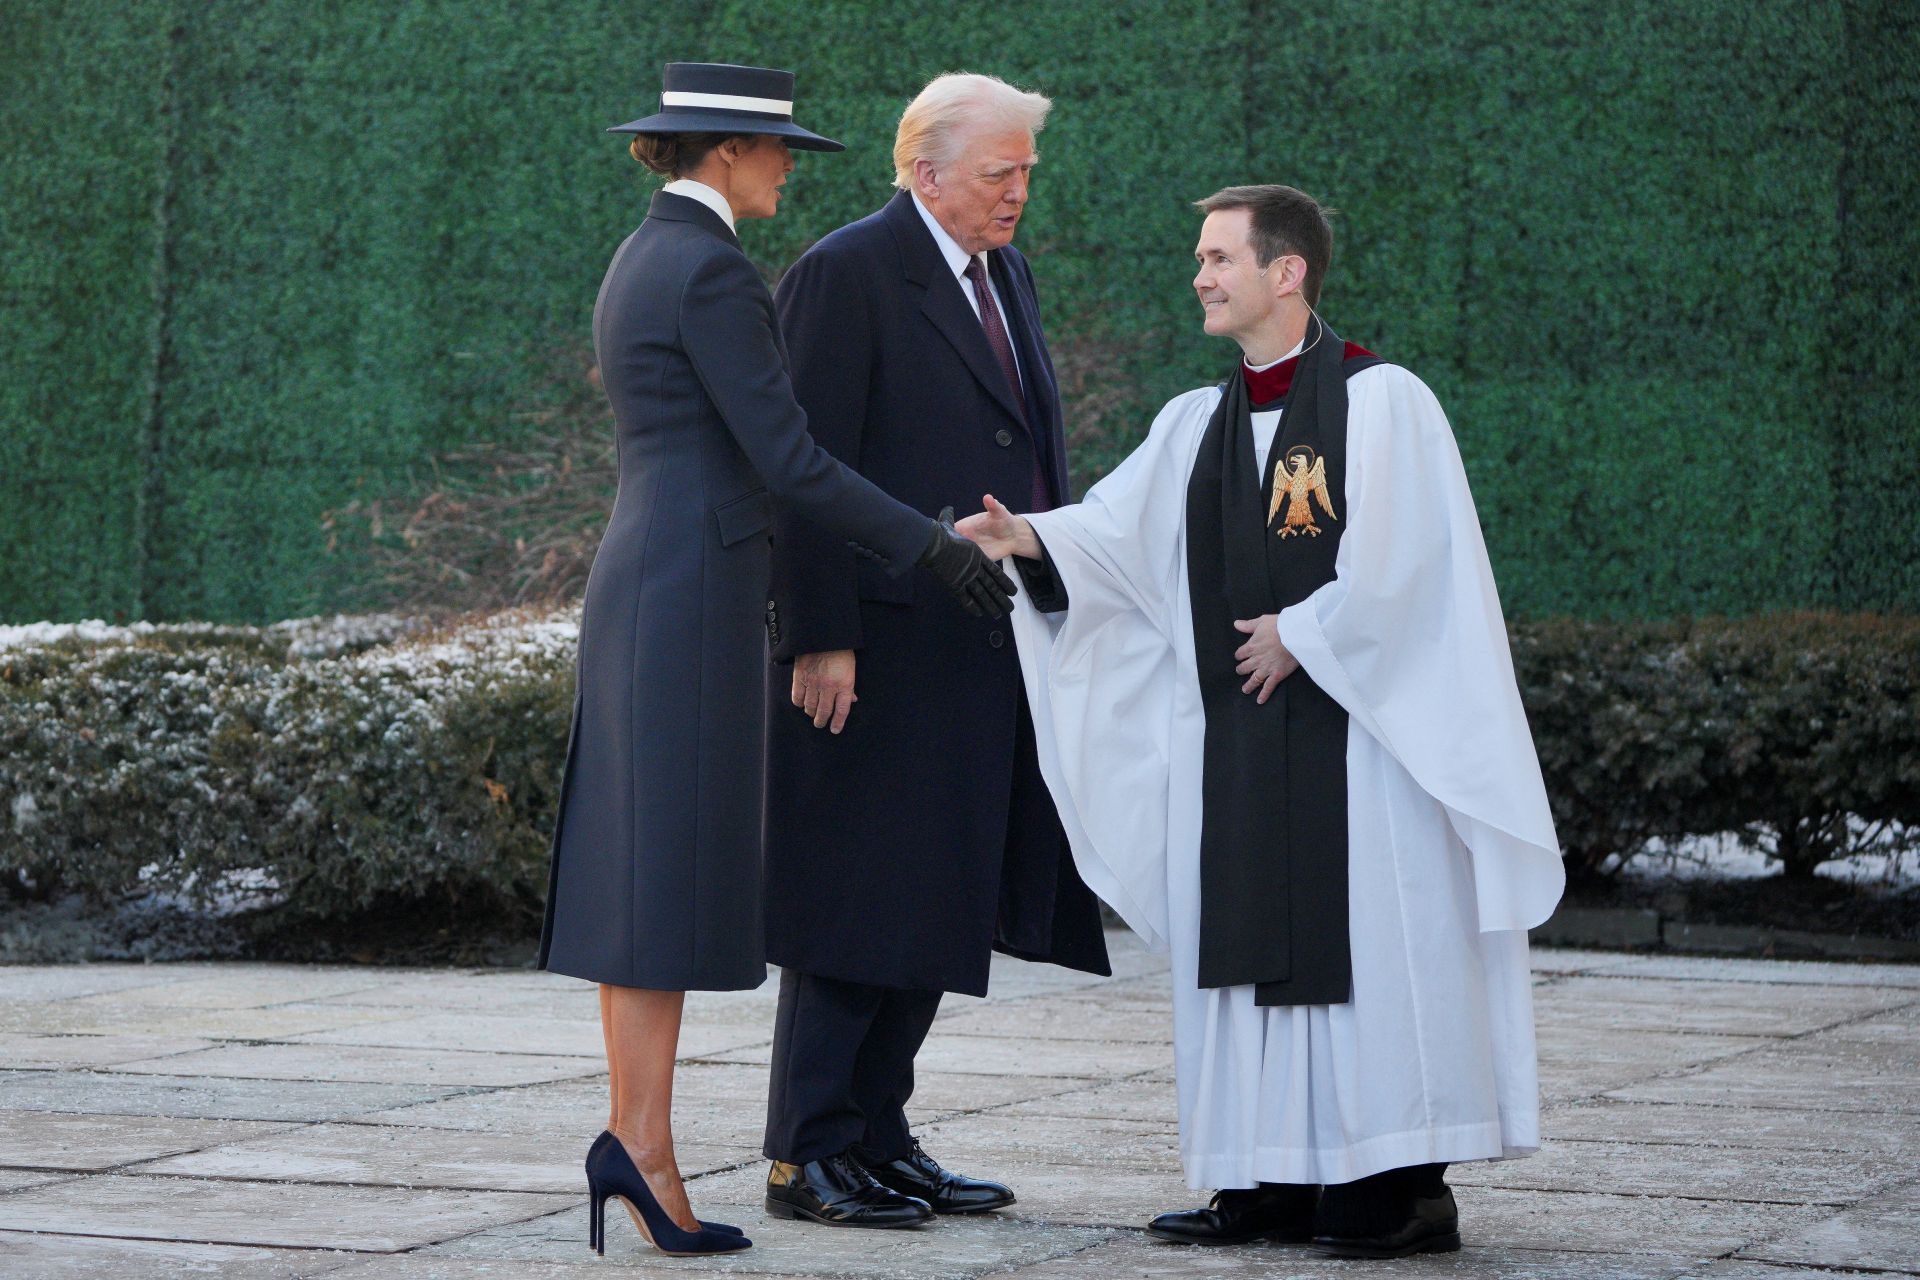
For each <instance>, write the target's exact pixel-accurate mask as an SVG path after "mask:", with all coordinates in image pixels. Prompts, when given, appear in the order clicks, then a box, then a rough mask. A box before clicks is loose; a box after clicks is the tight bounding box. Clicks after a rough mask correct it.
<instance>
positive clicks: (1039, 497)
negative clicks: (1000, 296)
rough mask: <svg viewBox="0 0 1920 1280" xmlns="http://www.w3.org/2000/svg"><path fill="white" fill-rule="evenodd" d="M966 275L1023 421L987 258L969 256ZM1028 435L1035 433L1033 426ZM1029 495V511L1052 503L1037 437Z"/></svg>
mask: <svg viewBox="0 0 1920 1280" xmlns="http://www.w3.org/2000/svg"><path fill="white" fill-rule="evenodd" d="M967 279H968V280H969V281H971V282H972V283H973V299H974V301H975V302H977V303H979V304H980V327H981V328H983V329H985V330H986V331H987V345H988V346H989V347H992V348H993V358H994V359H995V360H998V361H999V362H1000V372H1002V373H1004V374H1006V375H1007V385H1008V386H1009V387H1011V388H1013V402H1014V403H1015V404H1016V405H1019V406H1020V421H1021V422H1022V423H1023V424H1024V423H1025V422H1026V421H1027V413H1026V403H1027V402H1026V400H1025V398H1024V397H1023V396H1022V394H1021V391H1020V365H1019V363H1018V362H1017V361H1016V360H1015V359H1014V358H1013V340H1012V339H1011V338H1009V337H1007V325H1006V321H1004V320H1002V319H1001V318H1000V308H999V307H997V306H995V305H994V302H993V290H992V289H990V288H988V287H987V261H986V259H985V258H984V257H983V256H981V255H980V254H975V255H974V256H973V257H971V258H968V259H967ZM1027 435H1028V437H1029V438H1031V437H1032V435H1033V432H1032V430H1031V429H1029V430H1028V432H1027ZM1029 499H1030V503H1031V505H1029V506H1028V507H1027V510H1029V511H1046V510H1048V509H1049V508H1051V507H1052V506H1053V503H1052V501H1051V499H1050V498H1049V497H1048V493H1047V476H1046V472H1045V471H1044V470H1042V469H1041V463H1040V446H1039V442H1038V441H1034V456H1033V492H1032V493H1031V494H1030V495H1029Z"/></svg>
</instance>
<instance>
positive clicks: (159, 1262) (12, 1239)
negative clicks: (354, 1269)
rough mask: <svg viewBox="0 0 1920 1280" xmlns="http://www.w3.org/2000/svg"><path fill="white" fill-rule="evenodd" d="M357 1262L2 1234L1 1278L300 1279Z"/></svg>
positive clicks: (321, 1255) (336, 1256)
mask: <svg viewBox="0 0 1920 1280" xmlns="http://www.w3.org/2000/svg"><path fill="white" fill-rule="evenodd" d="M355 1257H356V1255H354V1254H350V1253H332V1252H327V1251H322V1250H314V1249H265V1248H259V1247H257V1246H247V1245H223V1244H201V1243H185V1244H183V1243H177V1242H174V1241H169V1240H116V1239H103V1238H100V1237H96V1236H71V1235H46V1234H39V1233H33V1232H25V1231H0V1275H4V1276H7V1277H8V1278H9V1280H101V1277H103V1276H129V1277H141V1280H146V1278H147V1277H161V1276H167V1277H172V1276H214V1277H221V1278H222V1280H304V1278H305V1277H307V1276H317V1275H323V1274H326V1275H331V1274H333V1273H335V1272H336V1271H337V1270H338V1268H340V1267H342V1266H346V1265H348V1264H349V1263H351V1262H352V1261H353V1260H354V1258H355Z"/></svg>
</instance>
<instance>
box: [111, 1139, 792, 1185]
mask: <svg viewBox="0 0 1920 1280" xmlns="http://www.w3.org/2000/svg"><path fill="white" fill-rule="evenodd" d="M569 1136H571V1135H569ZM585 1155H586V1147H585V1144H583V1143H580V1142H577V1141H573V1142H569V1143H566V1144H562V1143H559V1142H555V1141H554V1140H553V1137H552V1136H551V1135H550V1134H546V1135H535V1134H496V1133H489V1134H470V1133H460V1132H454V1131H451V1130H445V1129H399V1128H393V1127H390V1126H386V1125H366V1124H322V1125H312V1126H306V1127H302V1128H299V1129H295V1130H291V1131H287V1130H282V1131H280V1132H278V1133H275V1134H272V1135H268V1136H265V1137H260V1138H253V1139H249V1140H246V1141H239V1142H232V1143H228V1144H226V1145H224V1146H218V1147H213V1148H211V1149H208V1150H202V1151H195V1152H192V1153H190V1154H187V1155H181V1156H172V1157H169V1158H167V1159H162V1160H157V1161H155V1162H153V1163H150V1164H144V1165H142V1166H141V1167H140V1170H139V1171H140V1172H141V1173H165V1174H180V1175H187V1176H195V1177H206V1178H242V1179H253V1180H258V1181H275V1182H351V1183H359V1184H363V1185H376V1186H377V1185H384V1186H395V1187H456V1188H468V1189H472V1190H477V1191H489V1190H493V1191H554V1192H567V1193H573V1192H577V1191H579V1189H580V1186H581V1178H582V1174H581V1165H582V1161H583V1159H584V1157H585ZM676 1155H677V1156H678V1159H679V1163H680V1171H681V1173H682V1174H683V1175H687V1176H692V1175H694V1174H697V1173H704V1172H707V1171H710V1170H714V1169H726V1168H732V1167H733V1166H735V1165H738V1164H740V1163H742V1162H743V1161H746V1160H754V1161H756V1162H757V1161H758V1160H759V1158H760V1152H759V1150H758V1149H757V1148H744V1147H729V1148H723V1147H704V1146H699V1145H696V1144H689V1143H686V1142H681V1143H679V1144H678V1145H677V1148H676Z"/></svg>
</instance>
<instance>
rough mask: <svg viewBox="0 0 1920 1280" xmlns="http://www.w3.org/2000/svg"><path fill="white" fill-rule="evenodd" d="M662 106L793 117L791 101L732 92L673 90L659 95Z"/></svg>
mask: <svg viewBox="0 0 1920 1280" xmlns="http://www.w3.org/2000/svg"><path fill="white" fill-rule="evenodd" d="M660 105H661V106H663V107H714V108H717V109H720V110H725V111H759V112H762V113H767V114H772V115H779V116H786V117H787V118H788V119H792V117H793V103H792V102H791V101H787V102H782V101H781V100H780V99H778V98H744V97H741V96H740V95H738V94H733V93H683V92H680V91H677V90H676V91H674V92H672V93H662V94H661V95H660Z"/></svg>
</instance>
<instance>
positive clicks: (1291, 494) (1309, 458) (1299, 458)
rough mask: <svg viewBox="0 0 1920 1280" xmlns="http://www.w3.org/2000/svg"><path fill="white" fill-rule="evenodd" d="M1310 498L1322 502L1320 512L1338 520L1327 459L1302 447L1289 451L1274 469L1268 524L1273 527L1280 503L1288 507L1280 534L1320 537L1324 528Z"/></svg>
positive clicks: (1297, 446)
mask: <svg viewBox="0 0 1920 1280" xmlns="http://www.w3.org/2000/svg"><path fill="white" fill-rule="evenodd" d="M1309 495H1311V496H1312V497H1313V498H1317V499H1319V501H1320V509H1321V510H1323V511H1325V512H1326V513H1327V519H1329V520H1338V519H1339V518H1340V517H1339V516H1336V515H1335V514H1334V513H1333V498H1332V497H1331V496H1329V495H1328V493H1327V460H1326V459H1325V458H1319V457H1315V456H1314V452H1313V450H1312V449H1310V448H1308V447H1307V446H1306V445H1303V444H1299V445H1295V446H1294V447H1293V448H1291V449H1289V450H1287V452H1286V456H1285V457H1283V458H1282V459H1281V460H1280V465H1278V466H1276V467H1275V468H1274V469H1273V505H1272V506H1270V507H1268V508H1267V523H1268V524H1272V523H1273V518H1274V516H1276V515H1278V514H1279V513H1280V504H1281V502H1282V501H1284V502H1285V503H1286V504H1287V515H1286V519H1284V520H1283V521H1281V523H1280V528H1279V529H1278V530H1276V532H1277V533H1278V534H1279V535H1280V536H1281V537H1283V538H1292V537H1298V536H1303V535H1305V536H1311V537H1315V538H1317V537H1319V536H1320V526H1319V525H1317V524H1315V523H1314V522H1313V504H1312V503H1311V502H1310V501H1309V500H1308V498H1309Z"/></svg>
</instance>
